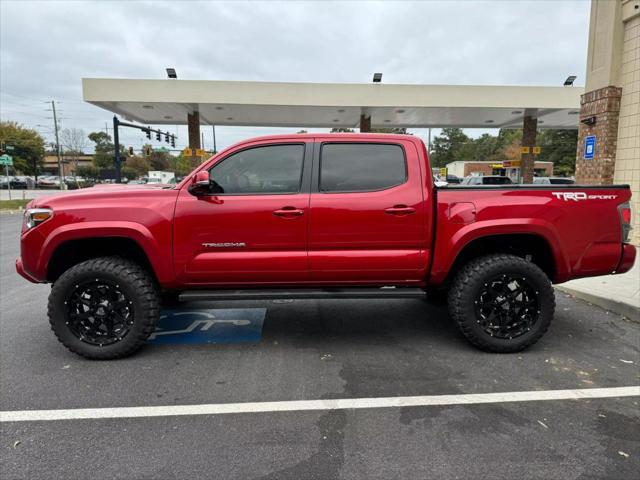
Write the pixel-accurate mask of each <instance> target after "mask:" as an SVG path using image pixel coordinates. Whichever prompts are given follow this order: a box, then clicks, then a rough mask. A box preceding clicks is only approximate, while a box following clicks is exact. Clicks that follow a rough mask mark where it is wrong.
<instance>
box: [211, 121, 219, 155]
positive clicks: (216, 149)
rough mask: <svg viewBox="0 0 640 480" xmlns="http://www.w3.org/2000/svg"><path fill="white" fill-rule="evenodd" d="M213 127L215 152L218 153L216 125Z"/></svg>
mask: <svg viewBox="0 0 640 480" xmlns="http://www.w3.org/2000/svg"><path fill="white" fill-rule="evenodd" d="M211 128H212V129H213V153H218V148H217V147H216V126H215V125H211Z"/></svg>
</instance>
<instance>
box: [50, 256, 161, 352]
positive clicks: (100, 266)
mask: <svg viewBox="0 0 640 480" xmlns="http://www.w3.org/2000/svg"><path fill="white" fill-rule="evenodd" d="M48 314H49V322H50V323H51V328H52V330H53V331H54V333H55V334H56V336H57V337H58V340H60V342H62V344H63V345H64V346H65V347H67V348H68V349H69V350H71V351H72V352H74V353H77V354H78V355H81V356H83V357H86V358H90V359H96V360H108V359H113V358H121V357H126V356H127V355H130V354H132V353H133V352H135V351H136V350H138V349H139V348H140V347H141V346H142V345H143V344H144V342H145V340H146V339H147V338H148V337H149V335H150V334H151V332H152V331H153V329H154V326H155V324H156V321H157V319H158V317H159V315H160V296H159V293H158V289H157V287H156V285H155V282H154V280H153V278H152V277H151V276H150V275H149V273H147V272H146V271H145V270H144V269H143V268H142V267H140V266H139V265H137V264H136V263H134V262H131V261H130V260H127V259H124V258H120V257H101V258H94V259H91V260H87V261H85V262H82V263H79V264H78V265H75V266H73V267H72V268H70V269H69V270H67V271H66V272H64V273H63V274H62V275H61V276H60V278H58V280H56V282H55V283H54V284H53V287H52V288H51V294H50V295H49V305H48Z"/></svg>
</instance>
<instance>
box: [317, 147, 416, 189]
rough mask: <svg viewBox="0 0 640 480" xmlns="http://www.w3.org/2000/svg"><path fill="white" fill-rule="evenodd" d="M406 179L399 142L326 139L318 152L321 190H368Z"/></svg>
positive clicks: (381, 187) (396, 183)
mask: <svg viewBox="0 0 640 480" xmlns="http://www.w3.org/2000/svg"><path fill="white" fill-rule="evenodd" d="M406 181H407V162H406V159H405V156H404V150H403V149H402V147H401V146H400V145H394V144H382V143H325V144H324V145H322V149H321V152H320V185H319V187H320V191H321V192H325V193H331V192H367V191H375V190H384V189H387V188H392V187H395V186H397V185H401V184H403V183H404V182H406Z"/></svg>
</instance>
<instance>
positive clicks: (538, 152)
mask: <svg viewBox="0 0 640 480" xmlns="http://www.w3.org/2000/svg"><path fill="white" fill-rule="evenodd" d="M541 151H542V148H541V147H533V154H534V155H540V152H541Z"/></svg>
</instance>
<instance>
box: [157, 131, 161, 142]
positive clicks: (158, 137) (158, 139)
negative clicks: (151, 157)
mask: <svg viewBox="0 0 640 480" xmlns="http://www.w3.org/2000/svg"><path fill="white" fill-rule="evenodd" d="M156 140H157V141H158V142H160V141H162V137H161V136H160V132H156Z"/></svg>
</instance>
